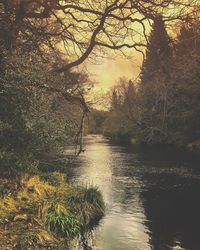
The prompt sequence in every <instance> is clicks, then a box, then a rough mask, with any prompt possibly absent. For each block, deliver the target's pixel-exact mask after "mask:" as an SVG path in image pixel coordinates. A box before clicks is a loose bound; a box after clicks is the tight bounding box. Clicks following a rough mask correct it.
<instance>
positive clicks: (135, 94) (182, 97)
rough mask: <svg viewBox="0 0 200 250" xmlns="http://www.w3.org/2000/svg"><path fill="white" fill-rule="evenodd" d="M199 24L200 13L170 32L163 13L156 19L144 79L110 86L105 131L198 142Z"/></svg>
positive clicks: (177, 142) (139, 139) (179, 142)
mask: <svg viewBox="0 0 200 250" xmlns="http://www.w3.org/2000/svg"><path fill="white" fill-rule="evenodd" d="M196 15H198V12H196ZM199 24H200V23H199V20H198V18H195V19H191V20H188V21H185V22H180V23H179V24H177V30H176V32H175V33H172V35H171V37H170V36H169V35H168V34H167V31H166V26H165V23H164V21H163V19H162V17H161V16H158V17H157V18H156V19H155V20H154V23H153V26H152V31H151V33H150V36H149V38H148V44H147V49H146V54H145V59H144V62H143V65H142V67H141V73H140V77H139V80H137V81H133V80H128V79H125V78H124V79H120V80H119V83H118V84H117V85H116V86H115V87H114V89H113V90H112V91H111V97H110V99H111V100H110V102H111V104H110V106H111V107H110V111H109V112H108V113H106V114H104V121H103V123H104V125H103V126H102V130H101V131H102V132H103V133H105V134H106V135H107V136H109V137H111V138H113V139H119V140H125V141H127V140H129V141H130V140H132V142H143V143H148V144H169V145H176V146H179V147H180V146H181V147H182V146H186V145H188V144H190V143H192V142H196V144H195V143H194V145H193V146H194V147H195V145H196V147H197V146H198V144H199V142H198V140H199V138H200V129H199V128H200V116H199V115H198V114H199V112H200V103H199V100H200V85H199V84H200V82H199V79H200V67H199V65H200V29H199V27H200V25H199ZM173 32H174V30H173ZM102 114H103V113H102ZM100 118H101V116H100V115H99V116H98V119H100ZM189 147H192V145H189ZM195 150H199V149H198V147H197V148H196V149H194V151H195Z"/></svg>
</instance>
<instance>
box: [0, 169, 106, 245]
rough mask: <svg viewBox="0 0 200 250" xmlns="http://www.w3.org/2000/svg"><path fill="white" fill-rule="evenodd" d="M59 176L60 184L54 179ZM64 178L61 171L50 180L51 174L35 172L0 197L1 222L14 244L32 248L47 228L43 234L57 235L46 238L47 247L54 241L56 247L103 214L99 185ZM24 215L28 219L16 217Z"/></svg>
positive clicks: (57, 178)
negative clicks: (70, 182)
mask: <svg viewBox="0 0 200 250" xmlns="http://www.w3.org/2000/svg"><path fill="white" fill-rule="evenodd" d="M55 176H56V180H59V183H58V185H56V183H55V182H53V183H52V180H53V179H54V177H55ZM64 179H65V178H64V176H62V175H60V174H57V173H55V174H54V176H53V177H52V179H51V180H50V181H49V177H48V180H47V179H44V178H41V176H40V177H39V176H33V177H31V178H29V179H28V180H27V181H26V183H24V185H23V188H22V189H20V190H17V191H16V192H15V193H10V192H9V194H8V195H4V196H3V197H1V198H0V223H1V224H2V225H3V226H6V228H7V232H8V235H12V237H11V238H12V239H11V242H12V244H13V245H18V246H19V249H31V247H34V246H35V245H37V244H39V243H38V242H40V244H41V242H42V240H41V239H42V238H44V237H42V236H41V237H39V236H40V233H39V232H41V230H43V233H42V235H44V231H45V232H46V235H47V234H49V239H50V238H52V237H55V239H56V240H54V241H53V240H52V241H51V242H50V240H49V241H48V240H46V241H45V240H43V241H44V242H45V246H43V247H46V246H52V244H53V242H54V246H53V249H56V246H58V245H59V244H61V242H63V240H64V241H66V240H67V241H68V242H70V241H71V240H72V239H73V238H75V237H76V236H78V235H79V234H81V233H83V232H84V230H88V228H89V227H90V226H91V225H93V224H94V223H95V222H97V221H98V220H99V219H100V218H101V217H102V216H103V214H104V210H105V206H104V202H103V198H102V195H101V193H100V191H99V190H98V189H97V188H95V187H84V188H83V187H71V186H69V185H68V184H67V183H66V182H65V181H64ZM20 215H26V217H27V218H28V219H27V220H24V221H23V222H22V221H20V220H15V219H14V218H18V217H19V216H20ZM22 225H23V227H22ZM23 228H24V230H23ZM0 230H1V229H0ZM19 231H20V234H19ZM52 234H53V235H54V236H53V235H52ZM38 235H39V236H38ZM15 236H16V237H15ZM6 237H8V236H6ZM13 237H14V238H13ZM4 238H5V236H4ZM47 238H48V237H47ZM38 239H39V240H38ZM0 242H1V233H0ZM48 242H50V243H48ZM26 243H27V244H28V245H26ZM34 244H35V245H34ZM61 245H62V244H61ZM65 245H66V244H65ZM20 247H21V248H20ZM39 249H42V248H39ZM57 249H59V248H57ZM60 249H62V248H60Z"/></svg>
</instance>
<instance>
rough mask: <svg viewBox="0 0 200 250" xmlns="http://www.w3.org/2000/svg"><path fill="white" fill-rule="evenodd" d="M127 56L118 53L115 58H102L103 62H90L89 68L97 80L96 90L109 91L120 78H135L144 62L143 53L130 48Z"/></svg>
mask: <svg viewBox="0 0 200 250" xmlns="http://www.w3.org/2000/svg"><path fill="white" fill-rule="evenodd" d="M131 52H132V56H130V59H129V58H126V57H125V56H122V55H117V56H116V57H115V58H113V59H111V58H105V59H101V64H98V65H97V64H96V65H95V64H90V63H88V65H87V69H88V72H89V74H90V75H91V78H92V79H94V80H95V81H97V83H95V85H94V91H95V92H96V91H98V92H99V91H100V92H101V91H103V92H107V91H108V90H109V89H111V88H112V87H113V86H114V85H115V84H117V81H118V80H119V78H122V77H126V78H128V79H135V78H136V77H137V76H138V74H139V72H140V66H141V63H142V55H141V54H140V53H138V52H135V51H134V50H130V55H131Z"/></svg>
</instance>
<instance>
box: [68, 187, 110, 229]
mask: <svg viewBox="0 0 200 250" xmlns="http://www.w3.org/2000/svg"><path fill="white" fill-rule="evenodd" d="M64 201H65V204H66V205H67V206H68V207H69V208H70V209H71V211H73V212H74V213H75V215H76V216H77V218H78V219H79V221H80V223H81V226H82V227H83V228H85V227H88V226H90V225H91V224H93V223H94V222H97V221H98V220H99V219H100V218H101V217H102V216H103V215H104V212H105V204H104V201H103V197H102V194H101V192H100V191H99V190H98V188H96V187H85V188H77V189H75V191H72V192H71V193H69V194H68V195H66V197H65V200H64Z"/></svg>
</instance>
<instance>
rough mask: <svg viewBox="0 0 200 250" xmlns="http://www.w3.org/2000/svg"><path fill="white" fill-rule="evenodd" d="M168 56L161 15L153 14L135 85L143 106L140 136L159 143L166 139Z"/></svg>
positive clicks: (170, 51) (166, 39) (167, 44)
mask: <svg viewBox="0 0 200 250" xmlns="http://www.w3.org/2000/svg"><path fill="white" fill-rule="evenodd" d="M171 58H172V49H171V47H170V38H169V36H168V34H167V31H166V28H165V24H164V21H163V19H162V17H161V16H157V17H156V18H155V20H154V23H153V29H152V31H151V34H150V37H149V43H148V46H147V51H146V59H145V60H144V63H143V65H142V69H141V83H140V88H139V92H140V95H141V105H142V107H143V111H142V124H143V127H142V133H141V137H142V140H144V141H147V142H154V143H161V142H163V140H165V139H166V135H167V122H166V104H167V89H168V82H169V65H170V60H171Z"/></svg>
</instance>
